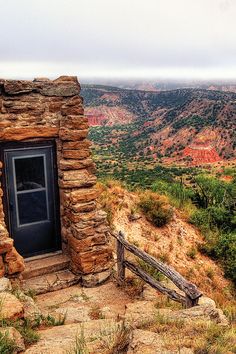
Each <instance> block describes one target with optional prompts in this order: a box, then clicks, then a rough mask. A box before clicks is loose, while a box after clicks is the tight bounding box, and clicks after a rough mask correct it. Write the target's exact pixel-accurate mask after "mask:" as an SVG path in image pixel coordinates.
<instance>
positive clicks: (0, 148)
mask: <svg viewBox="0 0 236 354" xmlns="http://www.w3.org/2000/svg"><path fill="white" fill-rule="evenodd" d="M40 147H41V148H43V147H45V148H47V147H52V150H51V151H52V161H53V166H52V168H53V186H52V188H53V194H54V203H53V205H54V220H53V221H54V223H53V224H54V230H55V235H54V237H55V247H54V248H53V249H50V250H49V249H48V250H44V251H40V252H33V253H31V254H29V255H27V256H26V257H24V258H30V257H33V256H37V255H43V254H47V253H49V252H54V251H59V250H61V249H62V244H61V225H60V199H59V186H58V168H57V153H56V152H57V147H56V142H55V140H46V139H45V140H41V141H24V142H21V141H19V142H18V141H11V142H0V161H1V162H2V163H3V168H2V176H1V177H0V180H1V185H2V190H3V197H2V202H3V211H4V214H5V223H6V226H7V229H8V232H9V236H10V237H11V238H13V237H12V226H11V216H10V213H9V207H8V206H9V191H8V188H7V182H6V179H7V176H6V170H5V156H4V151H5V150H8V149H13V150H17V149H19V150H20V149H34V148H40Z"/></svg>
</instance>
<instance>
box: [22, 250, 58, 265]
mask: <svg viewBox="0 0 236 354" xmlns="http://www.w3.org/2000/svg"><path fill="white" fill-rule="evenodd" d="M59 254H62V250H59V251H55V252H50V253H44V254H39V255H38V256H32V257H27V258H24V261H25V262H31V261H35V260H37V259H44V258H49V257H53V256H57V255H59Z"/></svg>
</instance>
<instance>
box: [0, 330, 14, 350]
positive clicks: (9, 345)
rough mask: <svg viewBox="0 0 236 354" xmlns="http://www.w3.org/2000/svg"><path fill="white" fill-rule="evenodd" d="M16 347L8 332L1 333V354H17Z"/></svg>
mask: <svg viewBox="0 0 236 354" xmlns="http://www.w3.org/2000/svg"><path fill="white" fill-rule="evenodd" d="M16 348H17V347H16V345H15V343H14V341H13V340H12V339H10V338H9V336H8V334H7V332H6V333H4V334H3V333H0V353H1V354H10V353H15V350H16Z"/></svg>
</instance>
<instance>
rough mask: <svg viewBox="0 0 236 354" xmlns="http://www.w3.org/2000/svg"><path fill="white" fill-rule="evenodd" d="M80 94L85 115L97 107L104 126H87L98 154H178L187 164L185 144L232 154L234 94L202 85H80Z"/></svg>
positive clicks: (165, 156)
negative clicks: (141, 87)
mask: <svg viewBox="0 0 236 354" xmlns="http://www.w3.org/2000/svg"><path fill="white" fill-rule="evenodd" d="M82 95H83V96H84V100H85V106H86V107H87V108H86V109H87V111H88V112H89V114H90V115H91V114H94V115H95V116H96V114H97V113H96V112H98V111H99V112H102V113H103V114H104V117H105V118H106V119H105V125H102V126H97V127H92V128H91V130H90V138H91V140H92V141H93V142H94V147H95V152H96V154H97V155H98V156H99V158H100V159H101V158H102V159H109V160H111V161H116V162H117V161H119V160H124V159H128V160H129V161H130V162H132V161H136V160H138V161H142V160H145V161H148V160H150V161H152V160H153V159H154V160H159V161H164V162H165V159H167V161H168V159H174V161H178V162H180V160H181V159H182V162H183V163H188V162H191V161H189V159H188V157H187V156H185V154H183V152H184V149H185V148H186V147H188V146H191V145H193V146H194V147H195V146H197V148H199V149H202V150H206V149H207V148H212V147H213V148H214V151H213V155H214V154H219V156H220V158H221V159H234V158H235V156H236V135H235V131H236V113H235V112H236V94H235V93H230V92H222V91H212V90H203V89H177V90H172V91H161V92H152V91H138V90H125V89H120V88H115V87H109V86H99V85H97V86H96V85H86V86H84V87H83V89H82ZM119 110H120V113H119ZM93 112H94V113H93ZM125 112H126V116H125ZM210 161H211V159H210ZM216 161H217V160H216ZM204 162H205V161H204V160H203V161H202V164H204ZM206 162H208V161H206ZM200 163H201V161H200Z"/></svg>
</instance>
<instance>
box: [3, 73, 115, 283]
mask: <svg viewBox="0 0 236 354" xmlns="http://www.w3.org/2000/svg"><path fill="white" fill-rule="evenodd" d="M87 134H88V122H87V119H86V118H85V117H84V109H83V100H82V98H81V97H80V85H79V83H78V81H77V78H76V77H69V76H62V77H59V78H58V79H56V80H53V81H51V80H49V79H44V78H43V79H35V80H34V81H16V80H2V79H0V143H1V142H13V141H24V142H30V141H45V140H54V141H55V142H56V150H57V166H58V186H59V194H60V219H61V238H62V250H63V252H65V253H67V254H69V256H70V259H71V270H72V271H73V272H74V273H75V274H81V275H82V276H84V277H85V278H86V276H87V277H91V276H92V277H93V278H92V279H93V283H94V284H95V283H96V282H98V281H99V279H105V278H106V277H107V275H108V273H109V272H108V270H109V268H110V266H111V261H112V252H111V249H110V247H109V245H108V231H109V229H108V227H107V223H106V213H105V212H103V211H102V210H100V209H99V205H98V203H97V201H96V199H97V197H98V191H97V189H96V187H95V183H96V177H95V176H94V163H93V160H92V158H91V153H90V142H89V141H88V140H87ZM2 167H3V165H2V161H0V175H2ZM2 197H3V191H2V188H0V276H4V275H5V276H12V275H17V274H20V272H22V271H23V270H24V260H23V258H22V257H21V256H20V255H19V254H18V252H17V251H16V249H15V248H14V243H13V239H12V238H11V235H9V232H8V230H7V227H6V222H5V221H6V220H5V216H4V208H3V203H2ZM96 275H97V276H96Z"/></svg>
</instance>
